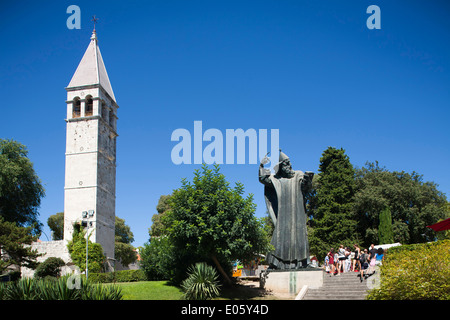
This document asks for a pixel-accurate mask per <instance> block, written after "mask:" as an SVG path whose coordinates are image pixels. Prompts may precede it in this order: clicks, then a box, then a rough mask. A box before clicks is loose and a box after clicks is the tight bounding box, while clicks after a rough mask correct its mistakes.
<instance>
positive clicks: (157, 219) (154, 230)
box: [148, 195, 170, 237]
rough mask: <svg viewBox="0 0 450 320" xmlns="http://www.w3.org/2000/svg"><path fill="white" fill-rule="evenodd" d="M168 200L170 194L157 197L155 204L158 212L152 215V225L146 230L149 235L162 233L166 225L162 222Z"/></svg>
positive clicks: (154, 235)
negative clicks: (156, 203)
mask: <svg viewBox="0 0 450 320" xmlns="http://www.w3.org/2000/svg"><path fill="white" fill-rule="evenodd" d="M169 202H170V195H162V196H160V197H159V200H158V205H157V206H156V211H157V212H158V213H156V214H154V215H153V216H152V226H151V228H150V229H149V232H148V233H149V235H150V237H159V236H162V235H163V234H164V230H165V229H166V227H165V226H164V224H163V220H164V216H165V214H166V212H167V211H168V210H169V209H170V205H169Z"/></svg>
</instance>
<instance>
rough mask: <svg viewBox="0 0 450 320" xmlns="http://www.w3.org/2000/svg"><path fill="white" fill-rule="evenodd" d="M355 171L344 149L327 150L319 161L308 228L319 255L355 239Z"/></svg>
mask: <svg viewBox="0 0 450 320" xmlns="http://www.w3.org/2000/svg"><path fill="white" fill-rule="evenodd" d="M354 178H355V170H354V168H353V166H352V164H351V163H350V159H349V157H348V156H347V155H346V154H345V150H344V149H342V148H341V149H336V148H333V147H328V149H326V150H325V151H324V152H323V154H322V157H321V158H320V166H319V179H318V183H317V190H316V199H315V205H316V208H315V210H314V217H313V221H312V223H311V226H312V227H313V230H314V238H315V239H314V242H316V243H315V245H316V246H317V249H318V251H322V252H316V253H317V254H319V255H320V256H322V255H323V254H324V252H323V250H325V248H326V250H329V249H330V247H334V248H337V247H338V246H339V245H340V244H343V245H347V246H351V245H352V244H353V243H354V242H355V240H356V238H357V236H356V220H355V217H354V213H353V210H352V204H353V202H352V201H353V199H352V198H353V195H354Z"/></svg>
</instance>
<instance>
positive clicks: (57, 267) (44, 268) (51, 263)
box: [34, 257, 65, 278]
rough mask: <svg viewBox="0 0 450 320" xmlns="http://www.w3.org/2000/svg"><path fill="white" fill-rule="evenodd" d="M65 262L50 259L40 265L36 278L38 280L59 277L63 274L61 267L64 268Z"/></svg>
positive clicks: (58, 259)
mask: <svg viewBox="0 0 450 320" xmlns="http://www.w3.org/2000/svg"><path fill="white" fill-rule="evenodd" d="M64 265H65V263H64V260H62V259H61V258H55V257H50V258H47V259H45V261H44V262H42V263H40V264H39V265H38V267H37V268H36V271H35V272H34V276H35V277H37V278H45V277H55V278H57V277H59V276H60V274H61V267H62V266H64Z"/></svg>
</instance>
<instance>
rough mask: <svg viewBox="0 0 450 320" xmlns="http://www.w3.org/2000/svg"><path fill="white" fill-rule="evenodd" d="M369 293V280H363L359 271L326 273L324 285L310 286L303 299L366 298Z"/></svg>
mask: <svg viewBox="0 0 450 320" xmlns="http://www.w3.org/2000/svg"><path fill="white" fill-rule="evenodd" d="M367 293H368V288H367V282H366V281H363V282H361V278H360V277H359V273H358V272H347V273H341V274H340V275H330V274H328V273H324V274H323V286H322V287H320V288H316V289H314V288H309V289H308V291H307V293H306V295H305V296H304V297H303V300H364V299H365V297H366V296H367Z"/></svg>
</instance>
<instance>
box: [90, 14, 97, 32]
mask: <svg viewBox="0 0 450 320" xmlns="http://www.w3.org/2000/svg"><path fill="white" fill-rule="evenodd" d="M91 21H92V22H94V32H95V24H96V23H97V21H98V18H96V17H95V15H94V16H92V20H91Z"/></svg>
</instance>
